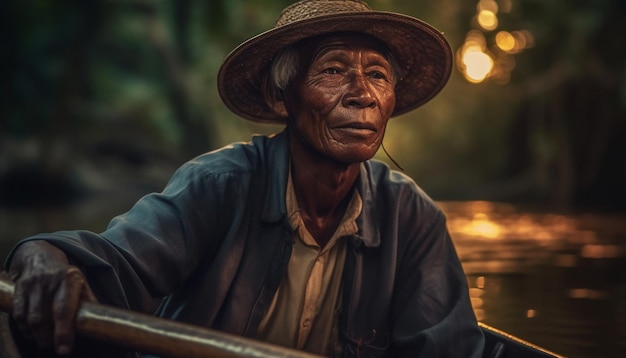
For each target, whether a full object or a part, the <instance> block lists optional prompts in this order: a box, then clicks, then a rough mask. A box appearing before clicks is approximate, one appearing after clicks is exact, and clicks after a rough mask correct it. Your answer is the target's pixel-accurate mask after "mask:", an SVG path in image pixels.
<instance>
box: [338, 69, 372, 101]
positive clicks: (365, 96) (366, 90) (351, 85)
mask: <svg viewBox="0 0 626 358" xmlns="http://www.w3.org/2000/svg"><path fill="white" fill-rule="evenodd" d="M343 104H344V106H346V107H357V108H367V107H370V108H373V107H375V106H376V101H375V100H374V96H372V92H371V89H370V87H369V86H368V83H367V77H366V75H365V74H364V73H362V72H360V71H358V70H355V71H352V72H350V73H349V74H348V87H347V91H346V93H345V95H344V97H343Z"/></svg>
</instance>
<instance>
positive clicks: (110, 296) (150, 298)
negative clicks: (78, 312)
mask: <svg viewBox="0 0 626 358" xmlns="http://www.w3.org/2000/svg"><path fill="white" fill-rule="evenodd" d="M209 177H210V178H209ZM227 181H228V180H227V178H224V177H220V176H219V175H217V176H212V175H209V174H205V173H203V169H202V165H199V164H198V163H194V162H190V163H187V164H185V165H184V166H182V167H181V168H180V169H179V170H178V171H177V172H176V173H175V174H174V176H173V177H172V179H171V180H170V181H169V183H168V185H167V186H166V187H165V189H164V190H163V191H162V192H161V193H153V194H149V195H146V196H145V197H143V198H142V199H140V200H139V201H138V202H137V203H136V204H135V205H134V206H133V207H132V208H131V209H130V210H129V211H128V212H127V213H125V214H123V215H120V216H118V217H116V218H114V219H113V220H112V221H111V222H110V223H109V226H108V228H107V229H106V231H104V232H103V233H101V234H96V233H93V232H88V231H62V232H56V233H50V234H39V235H36V236H33V237H30V238H28V239H26V240H23V241H22V242H24V241H28V240H46V241H48V242H50V243H52V244H53V245H55V246H57V247H59V248H60V249H62V250H63V251H64V252H65V253H66V255H67V256H68V258H69V259H70V261H71V263H72V264H74V265H77V266H79V267H80V268H81V269H82V270H83V271H84V272H85V273H86V276H87V278H88V280H89V283H90V285H91V286H92V289H93V290H94V293H95V294H96V296H98V299H99V300H100V301H101V302H102V303H106V304H111V305H116V306H119V307H124V308H130V309H133V310H137V311H143V312H153V311H154V310H155V309H156V306H157V304H158V302H159V300H160V298H161V297H163V296H165V295H167V294H169V293H170V292H172V291H173V290H174V289H176V288H177V287H178V285H180V284H181V283H182V282H183V281H184V280H185V278H186V277H188V276H189V275H190V273H191V272H192V270H193V268H194V267H195V266H196V265H197V263H198V262H199V260H200V259H201V258H203V257H204V255H206V254H207V253H208V252H211V250H212V249H214V246H215V245H218V243H217V240H216V238H217V237H219V236H220V230H219V229H217V228H219V222H220V220H221V213H223V212H224V210H225V207H224V206H223V205H222V204H223V203H222V202H223V198H222V196H223V192H224V190H222V188H221V186H223V185H225V184H224V182H227ZM217 208H220V210H218V209H217ZM210 228H211V229H212V230H209V229H210ZM19 244H20V243H18V245H19ZM11 258H12V253H11V254H9V256H8V258H7V262H6V265H7V267H8V266H9V264H10V261H11Z"/></svg>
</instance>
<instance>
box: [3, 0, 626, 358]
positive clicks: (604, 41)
mask: <svg viewBox="0 0 626 358" xmlns="http://www.w3.org/2000/svg"><path fill="white" fill-rule="evenodd" d="M288 3H290V1H287V0H247V1H244V0H211V1H200V0H197V1H194V0H178V1H149V0H124V1H123V0H81V1H70V0H68V1H48V0H22V1H17V0H4V1H0V45H1V47H0V256H2V257H5V256H6V254H7V253H8V251H9V248H10V247H11V246H12V245H14V243H15V242H17V241H18V240H19V239H21V238H23V237H26V236H29V235H32V234H35V233H38V232H42V231H54V230H61V229H89V230H94V231H99V230H102V229H104V227H105V226H106V223H107V222H108V220H109V219H110V218H111V217H112V216H113V215H116V214H119V213H121V212H123V211H125V210H127V209H128V208H129V206H130V205H132V203H133V202H134V201H136V200H137V199H138V198H139V197H141V196H142V195H144V194H146V193H148V192H151V191H159V190H161V189H162V187H163V185H165V183H166V182H167V180H168V178H169V177H170V175H171V174H172V173H173V171H174V170H175V169H176V168H177V167H178V166H179V165H181V164H182V163H184V162H185V161H187V160H189V159H191V158H192V157H193V156H195V155H198V154H200V153H203V152H206V151H209V150H213V149H216V148H218V147H220V146H223V145H226V144H228V143H230V142H233V141H247V140H249V138H250V136H251V135H252V134H253V133H272V132H276V131H279V130H281V128H280V127H277V126H262V125H255V124H253V123H249V122H247V121H245V120H243V119H241V118H237V117H236V116H234V115H233V114H231V113H230V112H229V111H228V110H227V109H226V108H225V107H224V106H223V104H222V103H221V101H220V100H219V98H218V96H217V90H216V73H217V69H218V68H219V65H220V63H221V61H222V59H223V58H224V57H225V56H226V54H227V53H228V51H230V50H231V49H232V48H234V47H235V46H236V45H237V44H239V43H240V42H241V41H244V40H245V39H247V38H249V37H251V36H253V35H256V34H258V33H259V32H261V31H263V30H266V29H268V28H270V27H271V26H272V25H273V22H274V20H275V18H276V16H277V14H278V13H279V12H280V10H281V9H282V8H283V7H284V6H285V5H286V4H288ZM369 4H370V5H371V6H372V7H373V8H375V9H377V10H391V11H397V12H402V13H406V14H409V15H412V16H416V17H419V18H421V19H424V20H425V21H427V22H429V23H431V24H433V25H434V26H435V27H437V28H438V29H440V30H441V31H443V32H444V33H445V35H446V37H447V38H448V40H449V41H450V44H451V46H452V48H453V50H454V51H455V56H456V57H455V62H456V66H457V67H456V68H455V69H454V71H453V74H452V77H451V79H450V82H449V83H448V85H447V86H446V87H445V88H444V89H443V91H442V92H441V93H440V94H439V95H438V96H437V97H436V98H435V99H434V100H432V101H431V102H429V103H428V104H426V105H425V106H423V107H421V108H419V109H417V110H415V111H413V112H411V113H409V114H406V115H403V116H401V117H399V118H394V119H392V120H391V121H390V123H389V125H388V129H387V135H386V138H385V141H384V145H385V147H386V149H387V151H388V152H389V154H390V155H391V156H392V157H393V158H394V159H395V160H396V161H397V162H398V163H399V164H400V165H401V166H402V167H403V168H404V170H405V172H406V173H407V174H409V175H410V176H411V177H413V178H414V179H415V180H416V181H417V183H418V184H419V185H420V186H422V187H423V188H424V189H425V190H426V192H427V193H429V194H430V195H431V196H432V197H433V198H434V199H435V200H437V201H439V202H440V203H442V207H443V208H444V211H446V212H447V214H448V215H449V218H450V220H449V225H450V228H451V232H452V234H453V237H454V238H455V242H456V244H457V248H458V250H459V254H460V256H461V259H462V261H463V264H464V267H465V269H466V272H467V273H468V280H469V282H470V287H472V291H471V292H472V294H473V295H476V297H474V296H472V300H473V304H474V307H475V310H476V312H477V314H479V319H480V318H481V316H484V320H485V322H486V323H490V324H494V325H496V326H497V327H498V328H502V329H505V330H507V331H509V332H512V333H514V334H517V335H521V336H522V337H523V338H526V339H528V340H531V341H533V342H537V343H539V344H541V345H543V346H545V347H547V348H550V349H552V350H555V351H557V352H561V353H563V354H567V355H569V356H572V357H576V356H580V357H592V356H598V357H605V356H606V357H610V356H615V355H616V354H619V353H618V352H623V349H624V348H625V347H626V337H625V336H624V334H623V332H624V331H626V281H625V279H624V275H625V273H626V215H624V214H626V140H625V139H626V61H625V60H624V58H625V52H626V48H625V46H624V35H625V34H626V22H625V21H623V19H624V17H625V15H626V2H623V1H621V0H552V1H544V0H498V1H493V0H491V1H488V0H481V1H478V0H474V1H467V0H439V1H408V0H406V1H401V0H371V1H369ZM494 4H495V5H497V11H496V12H495V13H496V15H497V20H498V25H497V27H496V28H495V29H493V30H485V29H484V28H482V27H481V26H479V23H478V21H477V18H476V15H477V9H479V8H493V5H494ZM501 31H506V32H508V33H525V34H527V35H528V37H527V43H526V45H525V46H523V47H521V48H519V49H517V50H516V51H511V52H506V51H503V50H501V49H499V48H498V47H497V46H496V37H497V34H498V33H500V32H501ZM475 38H478V39H479V40H480V41H482V44H483V49H482V51H483V53H488V54H489V56H490V57H491V59H492V60H493V61H494V67H493V70H492V72H491V75H490V76H489V77H488V78H486V79H484V80H482V81H474V82H470V81H469V80H468V79H467V77H466V76H465V69H464V67H463V53H464V50H465V49H467V44H468V40H471V39H475ZM377 157H378V158H379V159H381V160H385V161H387V162H389V163H390V165H392V166H394V164H393V163H392V161H391V160H389V159H388V157H387V156H386V155H385V154H384V153H382V152H381V153H379V154H378V155H377ZM485 282H487V283H486V284H485ZM483 311H484V312H483ZM620 332H622V333H620Z"/></svg>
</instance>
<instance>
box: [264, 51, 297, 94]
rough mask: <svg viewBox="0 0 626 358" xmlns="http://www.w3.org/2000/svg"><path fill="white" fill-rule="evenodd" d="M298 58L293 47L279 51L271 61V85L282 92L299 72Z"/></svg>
mask: <svg viewBox="0 0 626 358" xmlns="http://www.w3.org/2000/svg"><path fill="white" fill-rule="evenodd" d="M298 63H299V56H298V52H297V51H296V49H295V47H294V46H289V47H286V48H284V49H283V50H282V51H280V52H279V53H278V54H276V56H274V59H273V61H272V68H271V71H270V79H271V81H272V85H274V86H275V87H276V88H277V89H279V90H281V91H284V90H286V89H287V87H288V86H289V84H290V83H291V81H292V80H293V79H294V78H295V77H296V74H298V70H299V68H298V67H299V66H298Z"/></svg>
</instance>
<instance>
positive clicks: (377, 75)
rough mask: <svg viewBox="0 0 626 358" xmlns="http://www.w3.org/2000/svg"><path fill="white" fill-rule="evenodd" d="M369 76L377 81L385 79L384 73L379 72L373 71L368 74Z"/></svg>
mask: <svg viewBox="0 0 626 358" xmlns="http://www.w3.org/2000/svg"><path fill="white" fill-rule="evenodd" d="M370 76H371V77H372V78H375V79H377V80H385V79H387V76H386V75H385V74H384V73H382V72H380V71H373V72H371V73H370Z"/></svg>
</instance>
